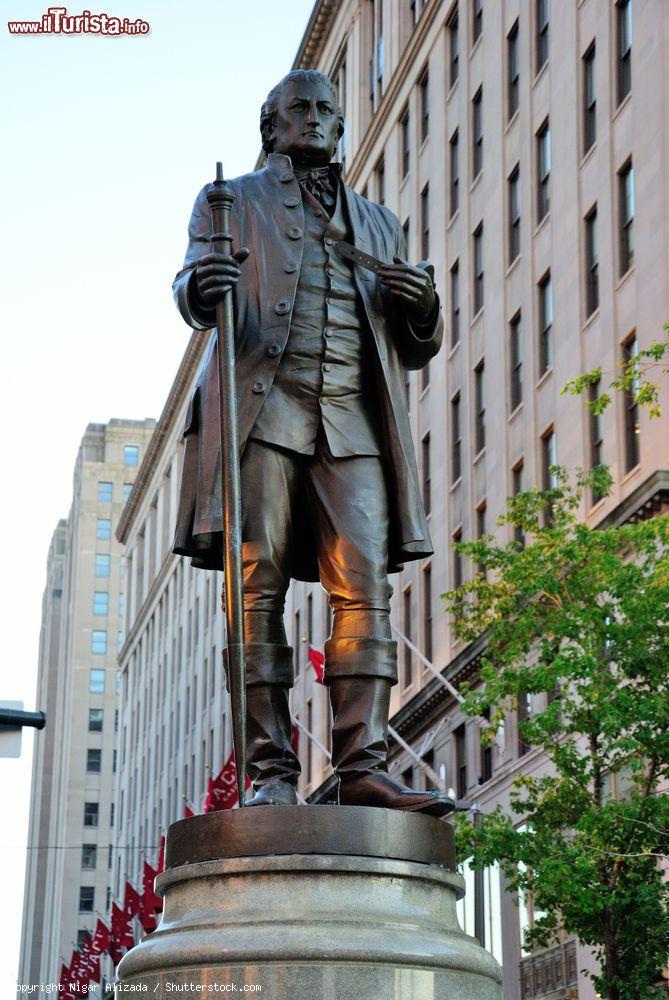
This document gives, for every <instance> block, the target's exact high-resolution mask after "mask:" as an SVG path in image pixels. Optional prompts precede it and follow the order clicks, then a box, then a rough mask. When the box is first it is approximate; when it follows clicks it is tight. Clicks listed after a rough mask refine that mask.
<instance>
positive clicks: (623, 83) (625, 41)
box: [616, 0, 632, 104]
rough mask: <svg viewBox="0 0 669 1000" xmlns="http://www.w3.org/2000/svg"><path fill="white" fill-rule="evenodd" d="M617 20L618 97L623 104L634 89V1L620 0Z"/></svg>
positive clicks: (619, 102)
mask: <svg viewBox="0 0 669 1000" xmlns="http://www.w3.org/2000/svg"><path fill="white" fill-rule="evenodd" d="M616 19H617V25H616V33H617V43H618V46H617V47H618V53H617V56H618V58H617V60H616V96H617V98H618V104H622V102H623V101H624V100H625V98H626V97H627V95H628V94H629V92H630V90H631V89H632V0H618V2H617V4H616Z"/></svg>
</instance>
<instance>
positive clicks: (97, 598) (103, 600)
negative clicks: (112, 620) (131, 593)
mask: <svg viewBox="0 0 669 1000" xmlns="http://www.w3.org/2000/svg"><path fill="white" fill-rule="evenodd" d="M118 613H119V617H120V618H121V619H122V618H123V615H124V613H125V594H119V596H118ZM93 614H94V615H108V614H109V591H107V590H96V591H94V593H93Z"/></svg>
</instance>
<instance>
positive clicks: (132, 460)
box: [123, 444, 139, 465]
mask: <svg viewBox="0 0 669 1000" xmlns="http://www.w3.org/2000/svg"><path fill="white" fill-rule="evenodd" d="M123 464H124V465H139V448H138V447H137V445H136V444H126V445H125V446H124V448H123Z"/></svg>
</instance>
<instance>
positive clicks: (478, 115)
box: [472, 87, 483, 180]
mask: <svg viewBox="0 0 669 1000" xmlns="http://www.w3.org/2000/svg"><path fill="white" fill-rule="evenodd" d="M482 170H483V87H479V89H478V90H477V91H476V93H475V94H474V97H473V98H472V180H475V179H476V178H477V177H478V175H479V174H480V173H481V171H482Z"/></svg>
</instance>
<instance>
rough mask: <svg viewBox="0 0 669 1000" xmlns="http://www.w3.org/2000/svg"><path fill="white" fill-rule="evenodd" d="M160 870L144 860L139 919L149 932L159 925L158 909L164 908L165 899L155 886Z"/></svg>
mask: <svg viewBox="0 0 669 1000" xmlns="http://www.w3.org/2000/svg"><path fill="white" fill-rule="evenodd" d="M157 874H158V872H157V871H156V870H155V869H154V868H152V867H151V865H150V864H149V862H148V861H145V862H144V872H143V874H142V908H141V910H140V911H139V920H140V923H141V925H142V927H143V928H144V930H145V931H146V932H147V934H150V933H151V931H155V929H156V927H157V926H158V921H157V919H156V910H158V911H160V910H162V908H163V901H162V899H161V898H160V896H158V895H157V894H156V892H155V890H154V888H153V881H154V879H155V878H156V876H157Z"/></svg>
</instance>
